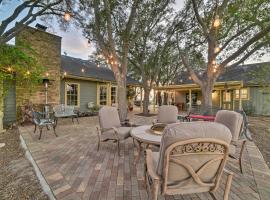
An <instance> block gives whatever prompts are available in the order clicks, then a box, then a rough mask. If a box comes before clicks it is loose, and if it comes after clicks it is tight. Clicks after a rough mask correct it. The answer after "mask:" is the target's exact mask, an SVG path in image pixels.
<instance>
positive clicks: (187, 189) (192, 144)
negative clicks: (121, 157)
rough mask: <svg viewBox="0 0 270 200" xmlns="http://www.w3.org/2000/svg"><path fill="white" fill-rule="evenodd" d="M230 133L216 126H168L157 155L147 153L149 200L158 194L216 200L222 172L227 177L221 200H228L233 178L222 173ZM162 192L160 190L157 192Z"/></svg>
mask: <svg viewBox="0 0 270 200" xmlns="http://www.w3.org/2000/svg"><path fill="white" fill-rule="evenodd" d="M231 137H232V136H231V133H230V131H229V129H228V128H227V127H225V126H224V125H222V124H217V123H213V122H210V123H205V122H190V123H179V124H170V125H168V126H167V127H166V129H165V130H164V135H163V137H162V140H161V146H160V151H159V152H152V151H151V150H150V149H147V150H146V165H145V169H146V173H145V179H146V183H147V184H146V185H147V191H148V195H149V197H150V199H152V200H157V198H158V194H159V193H161V194H162V195H177V194H181V195H182V194H192V193H201V192H210V194H211V196H212V197H213V198H215V196H214V194H213V192H215V191H216V190H217V188H218V186H219V182H220V179H221V175H222V174H223V172H225V173H227V174H228V177H227V183H226V186H225V191H224V200H228V198H229V192H230V187H231V182H232V176H233V174H232V173H231V172H229V171H227V170H225V169H224V166H225V164H226V161H227V158H228V154H229V144H230V141H231ZM160 189H161V190H160Z"/></svg>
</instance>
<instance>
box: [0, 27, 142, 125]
mask: <svg viewBox="0 0 270 200" xmlns="http://www.w3.org/2000/svg"><path fill="white" fill-rule="evenodd" d="M18 40H20V41H23V42H26V43H27V44H29V45H30V46H31V47H32V48H33V49H34V50H35V52H36V53H37V54H38V56H39V57H38V58H39V61H40V64H41V65H42V66H44V67H45V68H46V72H45V74H44V80H49V84H48V89H47V101H48V104H49V105H51V106H53V105H57V104H66V105H72V106H75V107H76V109H78V110H80V111H82V112H85V111H87V110H88V109H89V107H90V106H95V105H98V106H99V105H100V106H102V105H112V104H117V86H116V83H115V79H114V74H113V72H112V71H111V70H110V69H109V68H106V67H98V66H97V65H96V64H95V63H93V62H91V61H87V60H82V59H79V58H73V57H69V56H63V55H61V37H59V36H57V35H54V34H51V33H48V32H46V31H44V30H40V29H37V28H32V27H25V28H24V30H23V31H22V32H20V34H18V36H17V37H16V40H15V45H16V42H17V41H18ZM138 85H139V82H137V81H135V80H133V79H131V78H130V77H127V86H128V87H135V86H138ZM4 86H5V84H4ZM45 98H46V97H45V87H44V85H43V84H40V85H38V86H36V87H35V88H34V89H32V90H31V91H30V90H29V88H28V87H27V85H23V86H22V85H20V86H19V85H16V83H15V82H14V83H13V84H12V87H10V88H9V91H8V94H7V95H6V97H5V100H4V119H3V120H4V123H5V124H9V123H11V122H14V121H16V119H17V118H18V116H17V115H18V113H20V107H21V106H22V105H25V104H27V103H29V102H30V103H32V104H33V105H35V106H38V107H43V106H44V104H45Z"/></svg>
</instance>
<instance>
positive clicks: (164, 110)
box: [157, 105, 178, 124]
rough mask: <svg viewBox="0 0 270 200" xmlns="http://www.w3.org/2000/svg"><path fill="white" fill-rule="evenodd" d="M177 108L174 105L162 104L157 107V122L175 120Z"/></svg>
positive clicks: (165, 122)
mask: <svg viewBox="0 0 270 200" xmlns="http://www.w3.org/2000/svg"><path fill="white" fill-rule="evenodd" d="M177 115H178V109H177V107H176V106H172V105H163V106H160V107H159V109H158V116H157V122H158V123H164V124H170V123H175V122H177Z"/></svg>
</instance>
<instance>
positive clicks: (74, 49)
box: [0, 0, 270, 62]
mask: <svg viewBox="0 0 270 200" xmlns="http://www.w3.org/2000/svg"><path fill="white" fill-rule="evenodd" d="M20 2H21V1H20V0H12V1H10V3H8V4H6V5H5V6H2V7H1V8H0V22H1V20H3V19H5V18H6V17H8V16H9V15H11V13H12V12H13V11H14V9H15V8H16V6H17V5H18V4H19V3H20ZM183 2H184V0H176V3H175V9H177V10H179V9H181V8H182V7H183ZM14 23H15V22H14ZM36 23H37V22H34V23H33V24H32V26H34V25H35V24H36ZM40 23H41V24H43V25H45V26H48V27H49V28H48V32H50V33H53V34H56V35H59V36H61V37H62V53H64V52H66V53H67V55H69V56H73V57H77V58H82V59H87V58H88V55H90V54H91V53H92V52H93V44H92V45H91V44H90V46H89V44H88V42H87V40H86V39H85V38H84V37H83V36H82V31H81V30H80V29H78V28H77V27H76V28H75V27H70V29H69V30H67V31H62V30H60V28H59V27H58V25H57V23H56V22H55V23H52V24H46V23H45V22H43V21H42V22H40ZM12 25H14V24H12ZM52 27H53V28H52ZM10 43H14V40H13V41H11V42H10ZM261 61H270V56H269V54H268V55H265V56H264V57H263V58H262V59H261ZM248 62H259V61H258V60H254V59H252V61H251V59H250V61H248Z"/></svg>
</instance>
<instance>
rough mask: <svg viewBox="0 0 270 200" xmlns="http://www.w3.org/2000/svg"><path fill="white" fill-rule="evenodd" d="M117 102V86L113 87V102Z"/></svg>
mask: <svg viewBox="0 0 270 200" xmlns="http://www.w3.org/2000/svg"><path fill="white" fill-rule="evenodd" d="M116 102H117V87H116V86H112V87H111V103H112V104H115V103H116Z"/></svg>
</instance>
